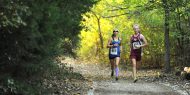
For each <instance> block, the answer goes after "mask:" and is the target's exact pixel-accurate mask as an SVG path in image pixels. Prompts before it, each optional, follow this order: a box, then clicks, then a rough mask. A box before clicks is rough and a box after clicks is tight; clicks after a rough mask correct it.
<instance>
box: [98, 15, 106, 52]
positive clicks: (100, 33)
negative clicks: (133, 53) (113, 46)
mask: <svg viewBox="0 0 190 95" xmlns="http://www.w3.org/2000/svg"><path fill="white" fill-rule="evenodd" d="M97 20H98V32H99V37H100V43H101V48H102V49H103V48H104V42H103V36H102V31H101V27H100V18H97Z"/></svg>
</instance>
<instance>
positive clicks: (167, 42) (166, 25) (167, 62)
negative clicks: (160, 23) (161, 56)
mask: <svg viewBox="0 0 190 95" xmlns="http://www.w3.org/2000/svg"><path fill="white" fill-rule="evenodd" d="M162 3H163V8H164V13H165V16H164V19H165V20H164V32H165V36H164V37H165V40H164V44H165V51H166V53H165V72H166V73H167V72H170V70H171V69H170V40H169V18H170V10H169V2H168V1H167V0H162Z"/></svg>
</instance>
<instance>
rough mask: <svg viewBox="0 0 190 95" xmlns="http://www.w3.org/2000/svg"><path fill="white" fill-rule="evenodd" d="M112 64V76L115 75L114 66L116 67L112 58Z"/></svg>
mask: <svg viewBox="0 0 190 95" xmlns="http://www.w3.org/2000/svg"><path fill="white" fill-rule="evenodd" d="M110 64H111V76H113V75H114V68H115V66H114V65H115V64H114V59H110Z"/></svg>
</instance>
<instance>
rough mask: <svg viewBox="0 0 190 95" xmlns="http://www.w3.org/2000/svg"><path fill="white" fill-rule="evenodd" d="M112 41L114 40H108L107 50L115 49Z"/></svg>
mask: <svg viewBox="0 0 190 95" xmlns="http://www.w3.org/2000/svg"><path fill="white" fill-rule="evenodd" d="M111 40H112V39H109V40H108V44H107V48H111V47H113V45H111Z"/></svg>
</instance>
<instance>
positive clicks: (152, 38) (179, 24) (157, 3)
mask: <svg viewBox="0 0 190 95" xmlns="http://www.w3.org/2000/svg"><path fill="white" fill-rule="evenodd" d="M189 13H190V1H189V0H102V1H100V2H98V3H97V4H96V5H95V6H93V8H91V11H89V12H87V13H85V14H84V15H83V21H82V22H81V26H82V27H83V30H82V31H81V34H80V38H81V41H80V48H79V49H78V51H77V54H78V55H79V56H80V57H81V58H82V59H84V60H89V59H92V60H93V59H96V60H98V62H100V63H105V64H106V63H109V60H108V57H107V56H108V49H107V48H102V45H103V47H106V44H107V41H108V39H109V38H110V37H111V35H112V31H113V29H114V28H118V29H119V35H120V37H122V41H123V42H122V45H123V51H122V56H121V60H122V63H126V64H130V61H129V50H130V49H129V46H128V44H127V43H128V42H129V39H130V35H132V34H133V30H132V27H131V26H132V24H133V23H138V24H140V26H141V27H140V28H141V31H142V33H143V35H145V36H146V38H147V40H148V43H149V46H148V47H147V48H145V49H144V50H143V53H144V55H143V65H144V66H145V67H148V68H162V67H165V68H164V69H165V72H169V71H170V70H171V67H173V66H175V67H176V66H179V67H184V66H190V64H189V61H190V58H189V57H190V53H189V51H190V49H189V47H190V32H189V31H190V27H189V26H190V23H189V22H190V14H189ZM97 18H98V19H97Z"/></svg>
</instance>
